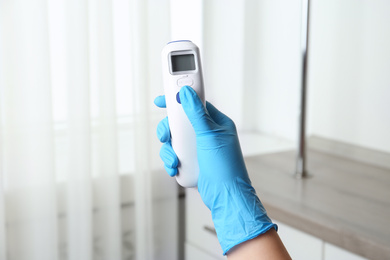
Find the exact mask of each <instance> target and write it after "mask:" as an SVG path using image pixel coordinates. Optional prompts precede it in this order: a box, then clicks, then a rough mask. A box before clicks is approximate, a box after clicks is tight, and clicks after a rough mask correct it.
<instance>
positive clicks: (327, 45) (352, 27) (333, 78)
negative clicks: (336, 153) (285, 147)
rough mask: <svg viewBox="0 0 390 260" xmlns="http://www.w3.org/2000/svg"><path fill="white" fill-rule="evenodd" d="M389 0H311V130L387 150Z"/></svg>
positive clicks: (389, 115)
mask: <svg viewBox="0 0 390 260" xmlns="http://www.w3.org/2000/svg"><path fill="white" fill-rule="evenodd" d="M389 13H390V2H389V1H384V0H366V1H354V0H343V1H339V0H327V1H325V0H321V1H313V12H312V14H313V15H312V30H311V33H312V34H311V38H310V40H311V49H310V60H309V66H310V71H309V75H310V77H309V104H310V106H309V110H310V113H309V116H310V117H309V125H310V132H311V133H312V134H315V135H319V136H322V137H326V138H331V139H334V140H339V141H343V142H347V143H352V144H355V145H360V146H363V147H369V148H373V149H377V150H381V151H385V152H390V138H389V133H390V29H389V25H390V15H389Z"/></svg>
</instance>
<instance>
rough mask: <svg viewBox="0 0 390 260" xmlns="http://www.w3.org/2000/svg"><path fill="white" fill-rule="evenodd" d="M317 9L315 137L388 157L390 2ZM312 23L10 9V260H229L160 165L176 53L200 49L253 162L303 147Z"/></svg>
mask: <svg viewBox="0 0 390 260" xmlns="http://www.w3.org/2000/svg"><path fill="white" fill-rule="evenodd" d="M310 12H311V13H310V34H309V59H308V64H309V65H308V66H309V67H308V108H307V111H308V121H307V132H308V137H309V140H312V141H313V143H316V144H318V143H321V142H322V143H324V142H325V143H327V144H328V143H332V144H335V143H337V144H338V143H341V144H346V145H349V146H352V147H359V149H360V148H362V149H368V150H369V151H374V152H378V153H380V154H381V155H382V156H384V157H383V158H385V159H386V160H387V158H390V157H389V153H390V138H388V133H390V120H389V119H390V118H389V111H390V102H389V100H390V47H389V46H390V30H389V24H390V15H389V13H390V2H389V1H385V0H370V1H368V0H366V1H364V0H363V1H353V0H341V1H340V0H331V1H329V0H327V1H325V0H312V1H311V11H310ZM301 16H302V12H301V1H299V0H294V1H287V0H277V1H266V0H262V1H258V0H246V1H233V0H229V1H226V0H225V1H223V0H212V1H200V0H145V1H142V0H33V1H27V0H12V1H11V0H0V259H1V260H3V259H4V260H5V259H7V260H8V259H10V260H11V259H17V260H19V259H29V260H35V259H36V260H46V259H47V260H51V259H61V260H62V259H63V260H65V259H83V260H88V259H110V260H112V259H140V260H141V259H184V257H186V259H191V258H190V257H191V256H192V257H193V258H192V259H219V258H220V257H221V256H220V251H221V249H220V248H219V247H218V242H217V241H216V239H215V238H210V239H211V240H212V242H210V243H209V244H210V245H213V246H215V251H214V252H212V251H213V249H211V250H210V249H207V248H206V249H205V248H203V247H202V245H201V244H196V245H194V243H191V241H197V240H201V237H202V236H196V235H195V237H194V236H192V237H189V234H194V233H193V231H192V230H191V228H192V227H195V226H196V225H195V224H192V222H191V221H193V220H192V219H193V218H194V215H191V217H189V214H190V213H191V214H192V212H194V210H195V209H194V208H191V205H194V204H195V203H200V205H201V201H200V198H199V196H198V194H197V192H196V190H195V191H194V190H188V191H183V190H182V189H180V188H179V187H178V185H177V184H176V181H175V179H174V178H170V177H169V176H168V175H167V174H166V173H165V172H164V170H163V164H162V162H161V161H160V159H159V148H160V143H159V142H158V140H157V138H156V134H155V131H156V130H155V129H156V126H157V124H158V122H159V120H161V119H162V118H164V117H165V116H166V113H165V111H164V110H163V109H158V108H156V107H155V106H154V104H153V99H154V98H155V97H156V96H157V95H161V94H163V85H162V75H161V58H160V52H161V50H162V48H163V47H164V46H165V44H166V43H167V42H169V41H170V40H180V39H189V40H192V41H193V42H194V43H195V44H197V45H198V46H199V47H200V50H201V54H202V62H203V72H204V81H205V92H206V99H207V100H209V101H210V102H212V103H213V104H214V105H215V106H217V107H218V108H219V109H220V110H221V111H223V112H224V113H225V114H227V115H228V116H229V117H231V118H232V119H233V120H234V121H235V122H236V125H237V127H238V130H239V135H240V140H241V144H242V148H243V152H244V155H245V156H255V155H257V154H264V153H271V152H275V151H282V150H291V149H296V142H297V137H298V114H299V95H300V86H301V69H302V59H301V49H300V44H301ZM386 160H385V162H383V163H382V166H383V165H385V166H386V165H387V166H388V162H386ZM383 167H384V166H383ZM293 171H294V169H293V168H292V169H291V172H293ZM260 197H261V196H260ZM192 200H196V202H193V201H192ZM199 207H202V206H199ZM202 210H204V209H202ZM202 210H200V211H199V214H203V213H200V212H201V211H202ZM195 212H197V210H195ZM195 214H197V213H195ZM205 214H206V217H205V218H207V220H205V221H206V222H207V223H210V221H211V220H210V216H209V215H207V214H209V213H205ZM210 225H211V226H212V223H210ZM191 232H192V233H191ZM194 232H195V233H196V232H198V231H196V230H195V231H194ZM207 239H209V238H207ZM207 239H206V240H204V241H207ZM196 243H198V242H196ZM206 247H207V246H206ZM208 250H209V251H211V253H207V251H208ZM321 250H322V249H321ZM321 255H322V253H321ZM297 259H303V258H297ZM308 259H314V258H308ZM334 259H347V258H337V257H336V258H334ZM351 259H352V258H351ZM353 259H355V258H353ZM356 259H358V258H356ZM359 259H361V258H359ZM362 259H363V258H362Z"/></svg>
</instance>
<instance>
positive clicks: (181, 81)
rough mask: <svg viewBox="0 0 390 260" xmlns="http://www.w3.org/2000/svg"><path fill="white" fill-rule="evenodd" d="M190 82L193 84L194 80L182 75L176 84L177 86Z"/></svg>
mask: <svg viewBox="0 0 390 260" xmlns="http://www.w3.org/2000/svg"><path fill="white" fill-rule="evenodd" d="M192 84H194V81H193V80H192V79H191V78H190V77H184V78H180V79H178V80H177V85H178V86H179V87H184V86H192Z"/></svg>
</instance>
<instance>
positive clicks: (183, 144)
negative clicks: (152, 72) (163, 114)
mask: <svg viewBox="0 0 390 260" xmlns="http://www.w3.org/2000/svg"><path fill="white" fill-rule="evenodd" d="M162 69H163V78H164V92H165V100H166V105H167V113H168V122H169V127H170V129H171V141H172V148H173V150H174V151H175V153H176V155H177V157H178V159H179V165H178V173H177V175H176V180H177V182H178V183H179V184H180V185H181V186H183V187H186V188H190V187H196V186H197V184H198V175H199V164H198V156H197V153H196V136H195V131H194V129H193V127H192V125H191V122H190V121H189V119H188V118H187V115H186V114H185V112H184V110H183V108H182V106H181V101H180V96H179V91H180V89H181V88H182V87H183V86H190V87H191V88H193V89H194V90H195V91H196V93H197V94H198V96H199V98H200V99H201V100H202V102H203V105H205V97H204V96H205V95H204V88H203V75H202V65H201V61H200V54H199V48H198V47H197V46H196V45H195V44H193V43H192V42H191V41H174V42H169V43H168V44H167V45H166V46H165V47H164V49H163V51H162Z"/></svg>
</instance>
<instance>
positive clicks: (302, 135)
mask: <svg viewBox="0 0 390 260" xmlns="http://www.w3.org/2000/svg"><path fill="white" fill-rule="evenodd" d="M309 15H310V0H302V24H301V52H302V85H301V102H300V105H301V106H300V116H299V136H298V153H297V162H296V169H295V174H294V176H295V177H296V178H305V177H307V175H308V174H307V171H306V93H307V91H306V90H307V53H308V46H309Z"/></svg>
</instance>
